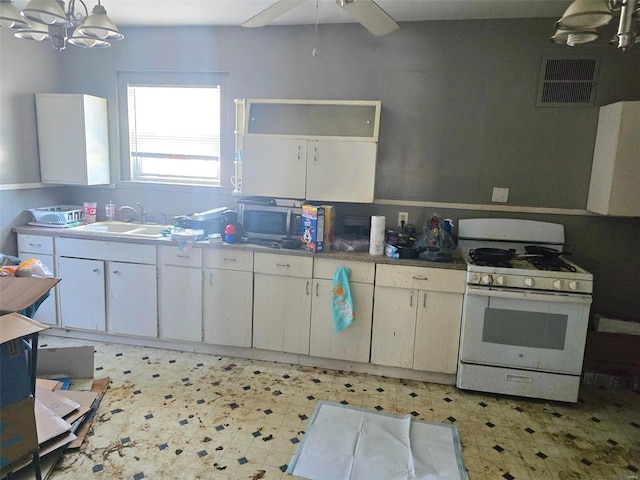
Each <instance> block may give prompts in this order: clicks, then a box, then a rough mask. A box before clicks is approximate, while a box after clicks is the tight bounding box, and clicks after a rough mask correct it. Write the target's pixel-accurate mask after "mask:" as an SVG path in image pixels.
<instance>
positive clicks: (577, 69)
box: [538, 57, 598, 107]
mask: <svg viewBox="0 0 640 480" xmlns="http://www.w3.org/2000/svg"><path fill="white" fill-rule="evenodd" d="M597 74H598V61H597V59H595V58H566V57H564V58H545V59H544V61H543V63H542V72H541V75H540V87H539V89H538V106H549V107H554V106H565V105H566V106H579V105H583V106H589V105H593V104H594V101H595V91H596V78H597Z"/></svg>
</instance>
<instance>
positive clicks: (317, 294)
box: [316, 283, 319, 297]
mask: <svg viewBox="0 0 640 480" xmlns="http://www.w3.org/2000/svg"><path fill="white" fill-rule="evenodd" d="M318 286H319V284H317V283H316V297H317V296H318Z"/></svg>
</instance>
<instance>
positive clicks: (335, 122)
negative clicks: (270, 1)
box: [235, 99, 380, 203]
mask: <svg viewBox="0 0 640 480" xmlns="http://www.w3.org/2000/svg"><path fill="white" fill-rule="evenodd" d="M241 104H242V105H244V109H238V110H237V112H236V114H237V115H244V116H245V118H243V119H242V121H237V122H236V123H237V124H241V125H243V131H242V134H240V133H239V132H236V134H237V136H239V137H241V138H237V139H236V144H237V145H241V146H242V151H241V152H238V154H237V160H236V176H237V177H239V178H240V184H241V188H240V189H238V190H237V191H236V192H235V193H241V194H243V195H256V196H268V197H284V198H298V199H306V200H313V201H327V202H332V201H333V202H359V203H370V202H372V201H373V198H374V187H375V171H376V154H377V142H378V130H379V121H380V102H379V101H328V100H252V99H249V100H245V101H244V102H242V103H241ZM353 178H357V179H358V181H357V182H355V183H354V182H353V181H352V179H353Z"/></svg>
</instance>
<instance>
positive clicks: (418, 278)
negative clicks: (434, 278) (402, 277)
mask: <svg viewBox="0 0 640 480" xmlns="http://www.w3.org/2000/svg"><path fill="white" fill-rule="evenodd" d="M411 278H413V279H414V280H429V277H411Z"/></svg>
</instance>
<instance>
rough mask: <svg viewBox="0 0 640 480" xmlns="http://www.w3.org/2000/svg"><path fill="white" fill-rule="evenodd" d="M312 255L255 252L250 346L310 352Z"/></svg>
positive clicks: (279, 350) (281, 350)
mask: <svg viewBox="0 0 640 480" xmlns="http://www.w3.org/2000/svg"><path fill="white" fill-rule="evenodd" d="M312 271H313V258H311V257H298V256H294V255H281V254H270V253H260V252H258V253H256V254H255V258H254V272H255V275H254V292H253V293H254V295H253V346H254V347H255V348H261V349H265V350H275V351H278V352H290V353H300V354H303V355H308V354H309V331H310V318H311V286H312V285H311V282H312V279H311V274H312Z"/></svg>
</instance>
